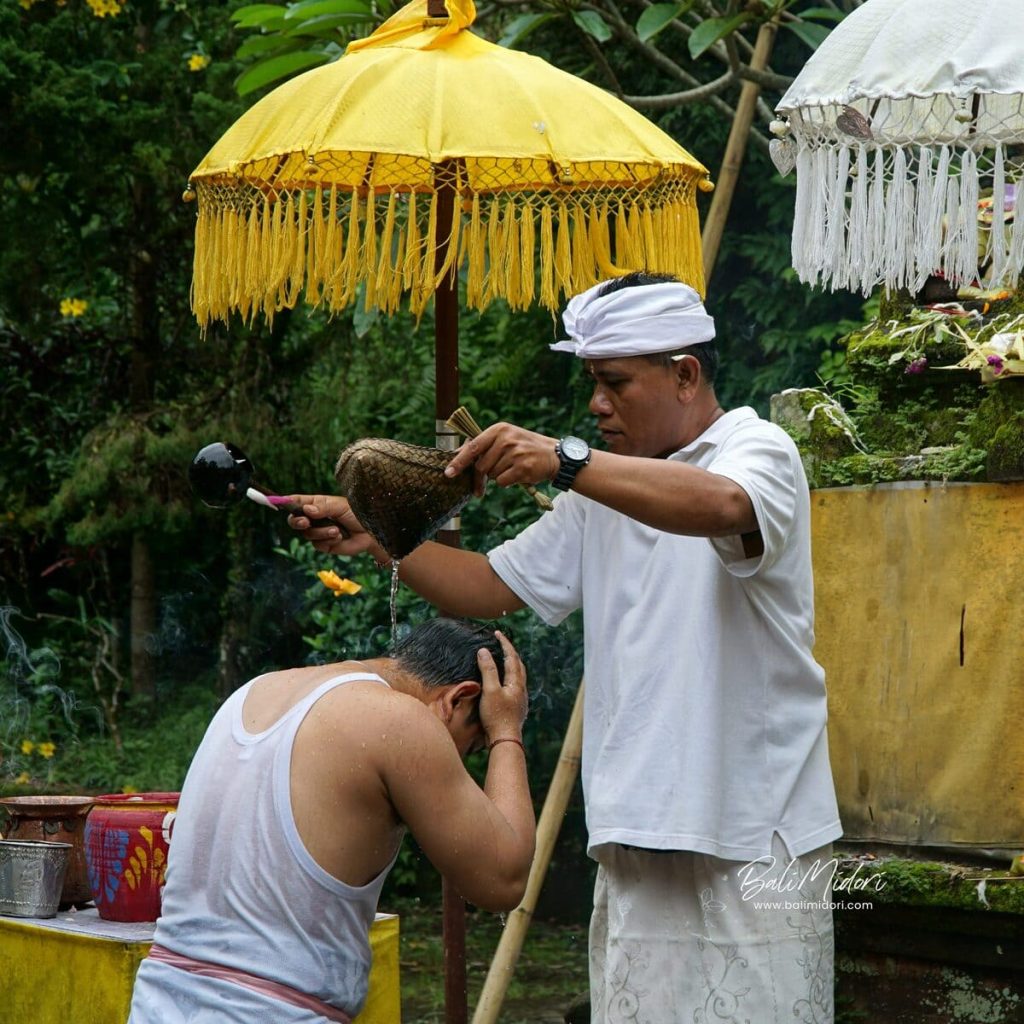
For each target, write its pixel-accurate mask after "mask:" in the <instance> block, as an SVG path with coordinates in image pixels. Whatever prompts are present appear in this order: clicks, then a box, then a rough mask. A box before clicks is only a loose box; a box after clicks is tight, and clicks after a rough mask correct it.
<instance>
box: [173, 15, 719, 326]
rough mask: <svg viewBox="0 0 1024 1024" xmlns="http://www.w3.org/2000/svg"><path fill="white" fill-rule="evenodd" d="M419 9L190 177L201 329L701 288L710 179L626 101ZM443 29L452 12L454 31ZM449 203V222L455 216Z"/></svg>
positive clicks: (243, 125)
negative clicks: (358, 308) (361, 304)
mask: <svg viewBox="0 0 1024 1024" xmlns="http://www.w3.org/2000/svg"><path fill="white" fill-rule="evenodd" d="M447 12H448V13H446V14H445V16H444V17H430V16H428V10H427V2H426V0H415V2H413V3H410V4H409V5H408V6H406V7H404V8H402V9H401V10H400V11H399V12H398V13H397V14H395V15H394V16H393V17H392V18H390V19H389V20H388V21H386V22H385V23H384V24H383V25H381V26H380V27H379V28H378V29H377V30H376V31H375V32H374V33H373V34H372V35H370V36H369V37H368V38H366V39H360V40H357V41H354V42H353V43H351V44H350V45H349V47H348V50H347V52H346V54H345V56H344V57H342V58H341V59H340V60H338V61H336V62H335V63H333V64H330V65H327V66H324V67H320V68H316V69H315V70H312V71H308V72H306V73H305V74H303V75H300V76H299V77H297V78H295V79H292V80H291V81H289V82H287V83H285V84H284V85H281V86H279V87H278V88H277V89H275V90H274V91H273V92H272V93H270V94H269V95H268V96H266V97H265V98H264V99H263V100H261V101H260V102H259V103H257V104H255V105H254V106H253V107H252V108H251V109H250V110H249V111H247V112H246V113H245V114H244V115H243V116H242V117H241V118H239V120H238V121H237V122H236V123H235V124H234V125H233V126H232V127H231V128H230V129H229V130H228V131H227V132H226V133H225V134H224V136H223V137H222V138H221V139H220V141H218V142H217V144H216V145H215V146H214V147H213V149H212V150H210V152H209V153H208V154H207V156H206V158H205V159H204V160H203V162H202V163H201V164H200V165H199V166H198V167H197V168H196V169H195V171H194V172H193V173H192V175H191V178H190V184H189V191H188V192H187V193H186V197H187V198H191V197H192V196H194V195H197V196H198V200H199V216H198V222H197V225H196V251H195V268H194V279H193V286H192V300H193V308H194V311H195V314H196V317H197V319H198V320H199V322H200V324H201V325H202V326H204V327H206V326H207V325H208V324H209V323H210V321H211V320H214V319H227V317H228V316H229V314H230V313H231V312H233V311H237V312H238V313H240V314H241V315H242V316H243V317H244V318H251V317H253V316H255V314H256V313H258V312H262V313H264V314H265V315H266V316H267V317H268V318H269V317H272V316H273V315H274V313H275V311H277V310H279V309H282V308H287V307H291V306H294V305H295V303H296V302H297V301H298V299H299V297H300V295H301V294H302V293H303V292H304V293H305V298H306V301H307V302H309V303H310V304H311V305H313V306H318V305H324V306H326V307H327V308H328V309H330V310H340V309H342V308H344V307H345V306H347V305H348V304H350V303H351V302H352V301H353V299H354V298H355V296H356V293H357V289H358V288H359V287H360V286H363V287H364V289H365V302H366V306H367V308H370V307H373V306H376V307H378V308H380V309H382V310H384V311H385V312H390V311H393V310H394V309H396V308H397V307H398V305H399V303H400V301H401V297H402V295H403V293H407V294H408V296H409V304H410V308H411V309H412V311H413V312H414V313H415V314H416V315H417V316H418V315H420V314H421V313H422V312H423V310H424V308H425V306H426V305H427V303H428V301H429V299H430V297H431V295H432V294H433V293H434V291H435V288H436V287H437V286H438V285H439V284H440V283H441V282H442V281H443V280H444V279H445V275H449V277H451V275H453V274H454V273H457V272H461V271H465V280H466V301H467V303H468V305H469V306H471V307H473V308H476V309H483V308H484V307H486V306H487V304H488V303H489V302H490V301H491V300H492V299H494V298H496V297H501V298H504V299H506V300H507V301H508V302H509V304H510V305H511V306H512V307H513V308H525V307H527V306H529V305H530V304H531V303H532V302H534V301H536V300H539V301H540V303H541V304H543V305H544V306H546V307H547V308H550V309H555V308H557V307H558V306H559V304H560V300H561V297H562V296H568V295H572V294H575V293H577V292H579V291H582V290H583V289H585V288H588V287H590V286H591V285H593V284H595V283H596V282H597V281H599V280H601V279H602V278H606V277H609V276H614V275H616V274H619V273H624V272H626V271H629V270H636V269H641V268H643V269H648V270H654V271H661V272H666V273H673V274H676V275H678V276H679V277H681V278H682V279H684V280H686V281H687V282H689V283H690V284H692V285H694V286H695V287H697V288H698V290H701V291H703V270H702V263H701V246H700V231H699V224H698V219H697V210H696V202H695V193H696V191H697V190H698V189H710V188H711V184H710V182H709V181H708V180H707V171H706V169H705V168H704V167H703V166H702V165H701V164H700V163H699V162H698V161H696V160H695V159H694V158H693V157H692V156H690V155H689V154H688V153H687V152H686V151H685V150H684V149H683V148H682V147H681V146H679V145H678V144H677V143H676V142H675V141H674V140H673V139H671V138H670V137H669V136H668V135H666V134H665V133H664V132H662V131H661V130H660V129H658V128H657V127H655V126H654V125H653V124H651V122H650V121H648V120H647V119H646V118H644V117H643V116H642V115H640V114H638V113H637V112H636V111H634V110H633V109H632V108H630V107H628V106H627V105H626V104H624V103H622V102H621V101H619V100H617V99H616V98H614V97H613V96H611V95H609V94H608V93H606V92H604V91H603V90H601V89H598V88H597V87H595V86H593V85H590V84H589V83H587V82H584V81H583V80H581V79H579V78H576V77H574V76H572V75H569V74H567V73H565V72H563V71H560V70H558V69H557V68H555V67H552V66H551V65H550V64H547V63H546V62H545V61H543V60H540V59H539V58H537V57H533V56H530V55H529V54H525V53H522V52H518V51H514V50H508V49H505V48H503V47H500V46H495V45H493V44H492V43H489V42H487V41H486V40H484V39H481V38H480V37H479V36H476V35H474V34H473V33H472V32H471V31H469V30H468V29H469V26H470V24H471V23H472V21H473V18H474V17H475V8H474V6H473V3H472V0H448V3H447ZM449 15H450V16H449ZM446 196H447V197H448V198H447V203H448V204H449V205H450V206H452V207H453V209H452V212H451V214H450V215H448V214H447V210H446Z"/></svg>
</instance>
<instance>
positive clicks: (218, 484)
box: [188, 441, 348, 537]
mask: <svg viewBox="0 0 1024 1024" xmlns="http://www.w3.org/2000/svg"><path fill="white" fill-rule="evenodd" d="M255 478H256V467H255V466H253V464H252V462H251V461H250V459H249V457H248V456H247V455H246V454H245V452H243V451H242V449H241V448H239V447H238V446H237V445H233V444H228V443H226V442H224V441H214V442H213V444H208V445H207V446H206V447H205V448H202V449H201V450H200V451H199V452H198V453H197V454H196V456H195V458H193V459H192V462H191V464H190V465H189V467H188V482H189V484H190V485H191V487H192V491H193V492H194V493H195V494H196V495H197V496H198V498H199V499H200V501H202V503H203V504H204V505H208V506H209V507H210V508H229V507H230V506H232V505H237V504H238V503H239V502H240V501H244V500H245V499H246V498H248V499H249V500H250V501H254V502H256V504H257V505H263V506H264V507H266V508H272V509H277V510H279V511H282V512H287V513H288V514H289V515H293V516H305V515H306V513H305V512H304V511H303V510H302V506H301V505H299V504H298V503H297V502H294V501H292V500H291V499H290V498H285V497H283V496H282V495H280V494H273V493H272V492H271V491H269V490H268V489H267V488H265V487H260V486H259V485H258V484H257V483H256V479H255ZM310 525H311V526H318V527H319V526H336V527H337V528H338V529H339V530H341V534H342V536H344V537H347V536H348V531H347V530H346V529H345V528H344V527H343V526H342V525H341V523H339V522H337V521H336V520H334V519H313V520H310Z"/></svg>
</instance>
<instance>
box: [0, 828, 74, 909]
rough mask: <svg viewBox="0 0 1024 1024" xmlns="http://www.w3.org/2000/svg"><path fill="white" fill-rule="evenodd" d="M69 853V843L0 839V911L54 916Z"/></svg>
mask: <svg viewBox="0 0 1024 1024" xmlns="http://www.w3.org/2000/svg"><path fill="white" fill-rule="evenodd" d="M70 855H71V844H70V843H37V842H29V841H20V840H13V839H0V914H4V915H6V916H7V917H54V916H55V915H56V913H57V904H58V903H60V893H61V889H62V888H63V886H64V875H65V873H66V872H67V869H68V859H69V857H70Z"/></svg>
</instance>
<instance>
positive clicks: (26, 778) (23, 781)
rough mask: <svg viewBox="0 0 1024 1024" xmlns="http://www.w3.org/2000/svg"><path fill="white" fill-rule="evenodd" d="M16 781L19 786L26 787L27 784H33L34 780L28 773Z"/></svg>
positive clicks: (21, 775)
mask: <svg viewBox="0 0 1024 1024" xmlns="http://www.w3.org/2000/svg"><path fill="white" fill-rule="evenodd" d="M14 781H15V782H16V783H17V784H18V785H19V786H24V785H25V784H26V783H29V782H31V781H32V778H31V776H30V775H29V773H28V772H22V773H21V774H20V775H19V776H18V777H17V778H16V779H15V780H14Z"/></svg>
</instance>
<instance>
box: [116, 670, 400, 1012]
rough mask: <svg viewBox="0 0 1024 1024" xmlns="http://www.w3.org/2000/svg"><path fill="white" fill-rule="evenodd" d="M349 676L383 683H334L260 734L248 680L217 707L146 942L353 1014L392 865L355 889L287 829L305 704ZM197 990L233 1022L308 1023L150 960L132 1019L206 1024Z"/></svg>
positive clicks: (184, 801) (187, 790)
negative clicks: (247, 708) (247, 707)
mask: <svg viewBox="0 0 1024 1024" xmlns="http://www.w3.org/2000/svg"><path fill="white" fill-rule="evenodd" d="M356 680H365V681H375V682H379V683H382V684H383V685H385V686H386V685H387V683H385V682H384V680H383V679H381V678H380V676H377V675H370V674H366V673H348V674H346V675H341V676H336V677H334V678H333V679H329V680H327V681H326V682H324V683H322V684H321V685H320V686H318V687H317V688H316V689H315V690H313V691H312V692H311V693H310V694H308V695H307V696H306V697H304V698H303V699H302V700H300V701H299V702H298V703H297V704H296V705H295V706H294V707H292V708H290V709H289V710H288V711H286V712H285V713H284V715H282V716H281V717H280V718H279V719H278V720H277V721H276V722H275V723H274V724H273V725H272V726H270V728H269V729H266V730H265V731H264V732H261V733H249V732H246V730H245V728H244V727H243V725H242V705H243V702H244V701H245V698H246V696H247V694H248V693H249V691H250V689H251V688H252V685H253V683H254V682H256V680H251V681H250V682H248V683H246V684H245V685H244V686H242V687H241V688H240V689H239V690H237V691H236V692H235V693H233V694H232V695H231V697H229V698H228V699H227V700H226V701H225V702H224V704H223V706H222V707H221V708H220V710H219V711H218V712H217V714H216V715H215V716H214V718H213V721H212V722H211V723H210V726H209V728H208V729H207V732H206V735H205V736H204V737H203V741H202V743H201V744H200V746H199V750H198V751H197V752H196V756H195V758H194V759H193V761H192V766H191V767H190V768H189V771H188V775H187V777H186V779H185V783H184V786H183V787H182V791H181V799H180V801H179V805H178V816H177V819H176V821H175V824H174V833H173V837H172V841H171V845H170V854H169V857H168V864H167V884H166V887H165V889H164V894H163V906H162V912H161V916H160V919H159V921H158V922H157V925H156V934H155V936H154V942H156V943H159V944H160V945H161V946H165V947H166V948H167V949H170V950H173V951H174V952H176V953H180V954H183V955H185V956H189V957H192V958H193V959H196V960H205V961H209V962H212V963H215V964H220V965H223V966H226V967H233V968H237V969H239V970H242V971H247V972H248V973H250V974H256V975H259V976H261V977H264V978H269V979H271V980H272V981H278V982H281V983H283V984H285V985H290V986H291V987H292V988H296V989H298V990H299V991H301V992H305V993H307V994H309V995H314V996H317V997H318V998H320V999H322V1000H324V1001H325V1002H327V1003H330V1004H331V1005H332V1006H336V1007H338V1008H339V1009H341V1010H343V1011H345V1012H346V1013H348V1014H349V1015H351V1016H355V1015H356V1014H357V1013H358V1012H359V1010H360V1009H361V1008H362V1005H363V1002H364V1001H365V999H366V990H367V978H368V975H369V971H370V958H371V957H370V941H369V931H370V925H371V924H372V923H373V919H374V914H375V912H376V908H377V898H378V896H379V895H380V889H381V886H382V885H383V884H384V879H385V877H386V876H387V873H388V871H389V870H390V869H391V866H392V864H393V863H394V861H392V864H389V865H388V866H387V867H386V868H385V869H384V870H383V871H382V872H381V873H380V874H379V875H378V876H377V877H376V878H375V879H373V881H371V882H369V883H367V884H366V885H363V886H351V885H346V884H345V883H344V882H342V881H340V880H339V879H337V878H335V877H334V876H333V875H331V874H329V873H328V872H327V871H325V870H324V869H323V868H322V867H320V865H319V864H317V863H316V861H315V860H313V857H312V856H311V855H310V853H309V851H308V850H307V849H306V847H305V846H304V845H303V842H302V839H301V838H300V837H299V833H298V829H297V828H296V826H295V819H294V817H293V815H292V803H291V792H290V781H291V780H290V769H291V756H292V746H293V744H294V741H295V734H296V733H297V732H298V729H299V726H300V725H301V724H302V721H303V719H304V718H305V717H306V715H307V714H308V712H309V709H310V708H311V707H312V706H313V705H314V704H315V703H316V702H317V701H318V700H319V699H320V698H321V697H322V696H323V695H324V694H326V693H328V692H329V691H331V690H333V689H334V688H335V687H337V686H341V685H343V684H345V683H349V682H354V681H356ZM325 813H326V811H325ZM225 985H228V986H230V987H228V988H226V989H225V987H224V986H225ZM204 986H206V987H207V988H208V989H209V990H210V994H211V995H213V996H216V1001H215V1003H214V1005H216V1006H218V1012H219V1014H221V1013H223V1014H227V1013H228V1011H227V1007H225V1005H224V1002H225V999H227V1000H228V1001H229V1002H230V1003H231V1004H233V1007H234V1010H236V1011H237V1012H238V1014H239V1016H238V1017H237V1019H238V1020H243V1021H244V1020H248V1021H250V1022H252V1021H255V1020H263V1019H265V1020H267V1021H274V1022H280V1021H292V1020H294V1021H300V1020H304V1021H308V1020H310V1019H311V1018H310V1016H309V1013H308V1011H300V1010H297V1009H295V1008H293V1007H290V1006H287V1005H286V1004H284V1003H282V1002H281V1001H280V1000H274V999H272V998H271V997H269V996H264V995H262V994H260V993H256V992H252V991H250V990H248V989H243V988H240V987H239V986H231V983H230V982H224V981H219V980H214V979H206V978H201V977H198V976H196V975H194V974H189V973H186V972H184V971H181V970H178V969H177V968H174V967H169V966H168V965H166V964H160V963H156V962H154V961H151V960H145V961H143V963H142V966H141V967H140V969H139V974H138V977H137V979H136V988H135V993H134V996H133V1002H132V1016H131V1018H130V1024H149V1022H153V1024H168V1022H173V1021H189V1020H195V1021H198V1020H206V1019H207V1017H206V1016H205V1015H204V1013H203V1011H202V1010H201V1009H200V1005H199V1004H200V1003H201V1002H203V1001H205V1000H204V999H203V994H202V991H201V990H202V988H203V987H204ZM209 1006H210V1004H209V1003H207V1004H206V1012H208V1011H209ZM190 1007H191V1009H190ZM216 1019H217V1020H218V1021H220V1020H235V1019H236V1017H235V1016H234V1013H231V1015H230V1016H229V1015H224V1016H221V1015H218V1016H217V1018H216Z"/></svg>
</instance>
